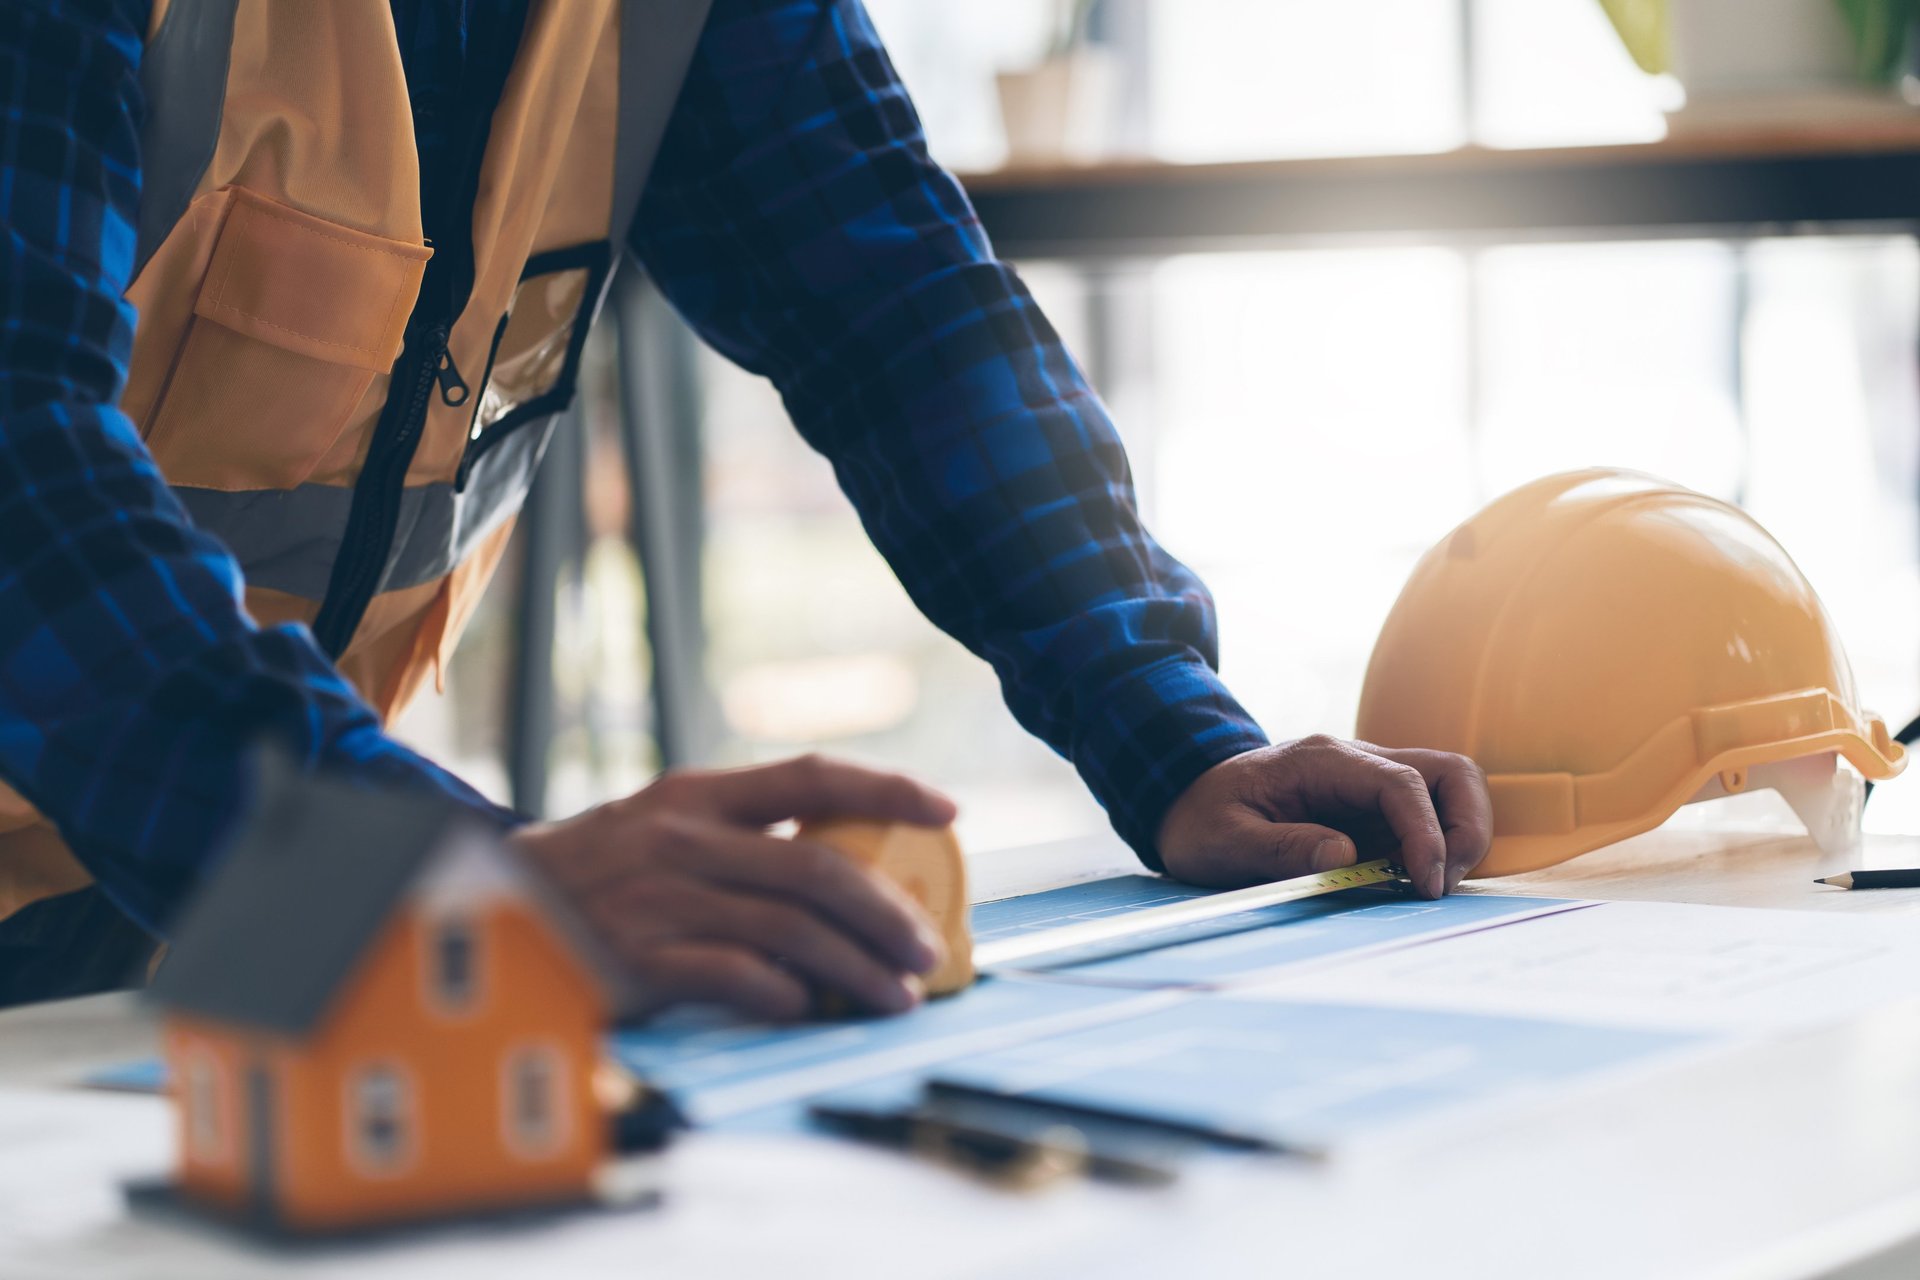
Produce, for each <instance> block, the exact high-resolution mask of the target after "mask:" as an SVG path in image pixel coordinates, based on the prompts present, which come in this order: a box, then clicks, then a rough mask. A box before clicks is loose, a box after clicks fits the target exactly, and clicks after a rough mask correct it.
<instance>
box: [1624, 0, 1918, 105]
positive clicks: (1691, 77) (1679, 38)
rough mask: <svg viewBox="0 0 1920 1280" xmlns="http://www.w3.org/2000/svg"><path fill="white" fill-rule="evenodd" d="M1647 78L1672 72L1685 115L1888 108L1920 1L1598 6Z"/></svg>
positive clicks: (1640, 1)
mask: <svg viewBox="0 0 1920 1280" xmlns="http://www.w3.org/2000/svg"><path fill="white" fill-rule="evenodd" d="M1600 5H1601V7H1602V8H1603V9H1605V10H1606V13H1607V16H1608V18H1610V19H1611V20H1612V22H1613V26H1614V29H1615V30H1616V31H1618V32H1619V34H1620V37H1621V39H1622V40H1623V41H1624V42H1625V43H1626V46H1627V50H1628V52H1630V53H1631V54H1632V55H1633V59H1634V61H1635V63H1637V64H1638V65H1639V66H1640V68H1641V69H1642V70H1643V71H1648V72H1653V73H1660V72H1671V73H1672V74H1673V76H1674V77H1675V78H1676V79H1678V80H1679V81H1680V83H1681V85H1682V86H1683V87H1684V88H1685V89H1686V92H1687V109H1688V111H1689V112H1697V111H1699V110H1700V109H1701V108H1702V107H1708V108H1727V109H1728V110H1729V111H1730V112H1736V113H1739V114H1751V113H1752V112H1754V111H1756V110H1764V104H1765V103H1766V102H1767V101H1770V100H1771V101H1784V100H1788V99H1791V100H1793V101H1794V102H1795V103H1796V104H1799V105H1800V106H1802V107H1805V106H1807V105H1808V104H1810V103H1812V102H1816V101H1819V102H1824V103H1827V104H1832V105H1839V104H1845V103H1849V102H1851V103H1854V104H1862V103H1869V104H1884V103H1886V102H1887V101H1889V100H1890V99H1892V97H1893V95H1892V93H1891V89H1892V87H1893V86H1894V85H1895V84H1896V83H1897V82H1898V80H1899V79H1900V76H1901V73H1902V72H1903V71H1905V69H1906V65H1907V40H1908V32H1909V30H1910V28H1911V26H1912V24H1913V20H1914V18H1915V15H1916V14H1920V0H1600Z"/></svg>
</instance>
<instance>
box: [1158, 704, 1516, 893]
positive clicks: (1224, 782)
mask: <svg viewBox="0 0 1920 1280" xmlns="http://www.w3.org/2000/svg"><path fill="white" fill-rule="evenodd" d="M1492 839H1493V806H1492V804H1491V803H1490V802H1489V801H1488V799H1487V782H1486V778H1485V776H1484V775H1483V774H1481V772H1480V768H1479V766H1478V765H1476V764H1474V763H1473V761H1471V760H1469V759H1467V758H1466V757H1465V756H1459V755H1453V754H1452V753H1450V752H1446V751H1420V750H1412V749H1401V748H1388V747H1376V746H1373V745H1371V744H1369V743H1365V742H1346V741H1342V740H1340V739H1338V738H1329V737H1326V736H1324V735H1316V736H1314V737H1311V738H1301V739H1299V740H1298V741H1294V742H1283V743H1280V744H1278V745H1276V746H1271V747H1264V748H1262V749H1260V750H1258V751H1249V752H1246V753H1245V754H1244V755H1238V756H1235V757H1233V758H1232V759H1231V760H1226V761H1223V762H1222V763H1220V764H1217V765H1215V766H1214V767H1213V768H1211V769H1209V770H1207V772H1205V773H1203V774H1201V775H1200V777H1199V778H1197V779H1196V780H1195V781H1194V783H1193V785H1192V786H1190V787H1188V788H1187V789H1186V791H1185V792H1184V793H1183V794H1182V795H1181V797H1180V798H1179V799H1178V800H1176V801H1174V803H1173V807H1172V808H1171V809H1169V810H1167V816H1166V817H1165V819H1163V820H1162V821H1161V824H1160V859H1161V863H1162V865H1164V866H1165V867H1166V869H1167V874H1168V875H1170V876H1173V877H1174V878H1176V879H1179V880H1185V881H1187V882H1188V883H1190V884H1201V885H1211V886H1217V887H1221V888H1231V887H1236V886H1239V885H1248V884H1261V883H1264V882H1266V881H1269V880H1285V879H1288V878H1290V877H1292V876H1304V875H1310V874H1312V873H1313V872H1316V871H1332V870H1335V869H1336V868H1339V867H1347V866H1352V865H1353V864H1354V863H1356V862H1358V861H1360V860H1362V859H1363V858H1392V859H1393V860H1394V861H1395V862H1397V863H1399V864H1400V865H1401V866H1403V867H1405V868H1406V870H1407V875H1408V878H1410V879H1411V880H1412V881H1413V884H1414V887H1415V889H1417V890H1418V891H1419V892H1420V893H1421V894H1422V895H1424V896H1426V897H1429V898H1438V897H1440V896H1441V895H1443V894H1445V893H1448V892H1450V891H1451V890H1452V889H1453V888H1454V886H1455V885H1458V884H1459V883H1460V881H1461V880H1462V879H1463V878H1464V877H1465V876H1466V875H1467V873H1468V872H1470V871H1472V870H1473V868H1474V867H1475V866H1476V865H1478V864H1479V862H1480V859H1481V858H1483V857H1485V856H1486V852H1487V846H1488V844H1489V843H1490V842H1491V840H1492Z"/></svg>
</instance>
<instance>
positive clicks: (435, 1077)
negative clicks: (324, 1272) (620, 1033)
mask: <svg viewBox="0 0 1920 1280" xmlns="http://www.w3.org/2000/svg"><path fill="white" fill-rule="evenodd" d="M463 918H464V919H465V920H466V922H467V926H468V929H469V933H470V936H471V937H472V938H473V939H474V947H473V951H472V956H473V962H472V969H473V976H474V983H473V997H472V999H471V1000H470V1002H468V1003H467V1005H466V1006H465V1007H464V1008H462V1009H447V1008H443V1007H441V1002H440V1001H439V1000H438V999H436V998H435V995H434V993H433V979H432V975H433V940H434V937H435V935H436V930H437V927H438V926H437V924H436V922H435V920H434V919H433V918H430V917H428V916H426V915H424V914H423V913H422V911H421V910H420V909H419V907H418V906H417V905H415V904H414V903H413V902H411V901H410V902H409V903H408V904H407V905H405V906H403V907H402V908H401V909H399V910H397V911H396V913H395V916H394V918H393V919H392V920H390V921H389V922H388V924H387V925H386V926H385V927H384V929H383V930H382V931H381V933H380V934H379V935H378V936H377V937H376V939H375V941H374V942H373V943H372V944H371V945H370V946H369V947H368V948H367V951H366V954H365V956H364V957H363V959H362V961H361V963H360V967H359V968H358V970H357V971H356V972H355V973H354V974H353V975H352V977H350V978H349V979H348V981H347V983H346V985H345V986H344V987H343V988H342V990H341V992H340V994H339V997H338V1001H337V1004H336V1005H335V1007H334V1008H333V1009H332V1010H330V1011H329V1012H328V1014H327V1015H326V1016H325V1018H324V1019H323V1021H322V1022H321V1023H320V1024H319V1026H318V1027H317V1028H316V1030H315V1032H314V1033H313V1034H312V1035H311V1036H309V1037H308V1038H306V1039H305V1040H302V1041H299V1042H297V1043H295V1042H290V1041H287V1040H284V1039H280V1038H276V1037H272V1036H263V1035H260V1034H258V1033H253V1032H243V1031H231V1030H228V1029H226V1028H223V1027H219V1026H214V1025H209V1024H207V1023H205V1022H203V1021H196V1020H193V1019H189V1018H186V1017H181V1016H174V1017H172V1018H170V1019H169V1023H168V1029H167V1038H166V1048H167V1054H168V1058H169V1062H170V1064H171V1067H172V1070H173V1079H174V1082H175V1083H174V1088H175V1090H176V1092H177V1094H178V1095H179V1098H180V1102H181V1106H180V1107H179V1114H180V1138H181V1152H182V1160H181V1166H180V1168H181V1184H182V1188H183V1190H185V1191H186V1192H188V1193H189V1194H191V1195H195V1196H198V1197H201V1198H204V1199H208V1200H211V1201H213V1202H215V1203H218V1204H223V1205H228V1206H232V1207H235V1208H241V1207H244V1206H245V1205H246V1204H247V1203H249V1199H250V1197H251V1195H252V1191H251V1172H250V1164H251V1161H252V1159H254V1158H256V1157H255V1156H254V1154H253V1153H254V1152H255V1151H256V1150H257V1149H258V1146H257V1138H256V1135H255V1134H253V1133H252V1132H251V1112H252V1110H253V1107H252V1105H251V1104H250V1102H249V1097H248V1085H247V1076H248V1072H249V1071H250V1070H251V1069H252V1067H253V1066H254V1065H255V1064H260V1065H263V1066H265V1067H266V1068H267V1070H268V1072H269V1073H270V1080H271V1084H270V1087H269V1094H270V1098H271V1111H272V1114H273V1116H274V1121H275V1132H274V1133H273V1135H272V1142H271V1144H270V1150H271V1153H272V1156H271V1164H270V1186H271V1192H270V1200H271V1204H272V1207H273V1211H274V1213H275V1215H276V1216H277V1217H278V1218H279V1219H280V1220H281V1221H282V1222H284V1223H285V1224H287V1225H289V1226H291V1227H295V1228H300V1229H326V1228H329V1227H335V1226H341V1225H354V1224H360V1223H373V1222H377V1221H381V1220H388V1219H394V1220H397V1219H407V1218H418V1217H430V1216H432V1215H434V1214H436V1213H444V1212H449V1211H458V1212H464V1211H468V1210H479V1209H484V1208H486V1207H487V1206H488V1205H521V1204H528V1203H535V1202H539V1201H543V1200H552V1201H563V1200H570V1199H580V1198H582V1197H584V1196H585V1195H587V1194H588V1192H589V1189H590V1182H591V1179H592V1176H593V1174H594V1171H595V1170H596V1169H597V1168H598V1166H599V1164H600V1162H601V1161H602V1160H603V1159H604V1158H605V1155H606V1152H607V1139H606V1134H605V1129H604V1125H605V1121H604V1116H603V1112H602V1111H601V1109H600V1107H599V1106H598V1105H597V1103H596V1100H595V1098H594V1094H593V1076H594V1069H595V1064H596V1063H597V1061H598V1053H599V1035H600V1030H601V1028H602V1027H603V1026H604V1025H605V1014H606V1010H605V1008H604V1001H603V998H602V996H601V994H600V988H599V986H598V985H597V983H596V981H595V979H594V977H593V976H592V975H591V974H590V973H589V972H588V971H587V970H586V969H585V968H584V967H583V966H582V965H581V963H580V962H579V961H578V960H577V959H576V958H575V954H574V952H573V951H572V949H571V948H570V947H569V945H568V944H567V942H566V941H565V940H564V939H562V938H560V937H558V936H556V934H555V933H554V931H553V929H552V927H551V926H550V925H549V924H548V923H547V922H546V921H545V920H544V918H543V917H542V916H541V915H540V914H539V913H538V911H537V910H536V909H535V908H534V907H532V906H530V905H529V904H528V902H527V901H526V900H525V899H522V898H518V897H508V896H499V897H495V898H492V899H490V900H489V901H487V902H486V903H485V904H484V905H481V906H477V907H475V908H473V909H471V910H470V911H469V912H468V913H466V914H465V916H464V917H463ZM529 1049H537V1050H538V1051H540V1052H543V1053H546V1054H548V1055H551V1056H550V1057H549V1058H548V1059H546V1060H547V1061H549V1062H551V1063H552V1064H553V1065H554V1068H555V1070H554V1073H553V1078H554V1083H555V1089H554V1091H553V1099H554V1110H553V1117H554V1124H553V1125H552V1127H551V1130H550V1131H551V1132H552V1134H553V1135H554V1139H553V1142H552V1144H551V1146H550V1147H546V1148H544V1149H539V1150H527V1149H525V1148H524V1147H519V1146H516V1143H515V1141H514V1139H513V1137H512V1133H513V1125H512V1123H511V1116H510V1114H509V1109H510V1107H511V1106H512V1104H513V1097H512V1091H511V1088H510V1082H509V1080H508V1076H507V1066H506V1063H507V1062H508V1060H509V1058H510V1056H511V1055H513V1054H515V1053H517V1052H521V1051H525V1050H529ZM376 1065H378V1066H385V1067H389V1068H391V1069H392V1071H393V1072H394V1073H395V1074H396V1075H397V1077H398V1078H399V1080H400V1081H401V1082H402V1090H401V1092H402V1094H403V1096H404V1099H405V1101H404V1102H403V1104H402V1105H403V1115H404V1117H405V1121H404V1124H403V1130H404V1132H405V1133H406V1135H407V1137H406V1140H405V1144H404V1146H405V1155H404V1156H403V1157H402V1158H401V1159H400V1160H399V1161H398V1162H397V1163H396V1164H395V1165H394V1167H391V1168H379V1169H374V1168H368V1167H366V1166H365V1164H364V1163H363V1162H360V1161H357V1160H356V1158H355V1152H356V1150H357V1148H356V1147H355V1142H356V1140H357V1139H356V1134H355V1129H354V1126H355V1123H356V1116H355V1114H354V1110H355V1108H354V1102H353V1096H352V1095H353V1091H354V1089H355V1087H356V1086H355V1081H356V1079H357V1078H358V1075H359V1073H360V1072H361V1071H362V1070H363V1069H364V1068H366V1067H369V1066H376ZM196 1072H200V1073H202V1079H203V1083H202V1084H200V1085H198V1086H196V1085H195V1083H194V1081H195V1073H196ZM209 1072H210V1073H211V1077H210V1078H211V1082H212V1084H211V1087H208V1085H207V1084H206V1083H204V1081H205V1079H206V1078H207V1076H206V1073H209ZM196 1091H197V1094H198V1096H196ZM209 1096H211V1097H212V1098H213V1099H214V1101H213V1104H212V1105H214V1106H215V1107H216V1108H217V1112H216V1114H215V1116H214V1117H213V1119H212V1121H211V1123H209V1122H208V1121H207V1119H206V1117H205V1116H204V1115H203V1114H201V1112H200V1111H198V1110H196V1108H197V1107H200V1106H202V1105H203V1104H205V1103H206V1102H207V1101H208V1098H209ZM196 1126H199V1127H198V1128H196ZM216 1134H217V1135H218V1140H216V1141H209V1139H211V1138H213V1137H214V1136H215V1135H216Z"/></svg>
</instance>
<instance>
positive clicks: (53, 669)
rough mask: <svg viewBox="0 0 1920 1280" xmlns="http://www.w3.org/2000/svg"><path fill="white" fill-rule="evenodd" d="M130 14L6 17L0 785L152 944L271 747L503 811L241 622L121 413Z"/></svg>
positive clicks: (308, 639)
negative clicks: (28, 807) (48, 824)
mask: <svg viewBox="0 0 1920 1280" xmlns="http://www.w3.org/2000/svg"><path fill="white" fill-rule="evenodd" d="M147 9H148V6H147V3H146V2H145V0H5V2H4V3H0V779H4V780H5V782H6V783H7V784H8V785H10V786H12V787H13V788H15V789H16V790H17V791H19V792H20V793H21V794H23V795H24V796H25V797H26V798H27V799H28V800H29V801H31V802H32V803H33V805H34V806H35V807H37V808H38V809H39V810H40V812H41V813H43V814H44V815H46V816H47V817H48V818H50V819H51V820H52V821H53V822H54V823H55V824H56V826H57V827H58V828H59V830H60V833H61V835H62V837H63V838H64V839H65V840H66V841H67V842H68V844H69V845H70V846H71V847H72V848H73V850H74V852H75V853H76V854H77V855H78V856H79V857H80V859H81V861H82V862H83V863H85V864H86V866H87V868H88V869H89V870H90V871H91V872H92V873H93V874H94V876H95V877H97V879H98V880H99V882H100V884H101V885H102V887H103V888H104V889H105V890H106V892H107V893H108V895H109V896H110V897H111V898H112V899H113V901H114V902H115V903H116V904H117V905H118V906H119V907H120V908H121V909H122V910H123V911H125V912H127V913H128V914H129V915H131V916H132V917H134V918H135V919H136V920H138V921H139V922H140V923H142V924H144V925H146V926H147V927H149V928H153V929H156V930H157V929H160V928H161V927H162V926H163V925H164V922H165V920H166V918H167V917H168V915H169V914H170V913H171V911H172V909H173V907H174V905H175V904H176V903H177V902H178V901H179V900H180V898H181V896H182V895H183V894H184V893H185V892H186V891H187V890H188V889H190V888H191V887H192V885H193V884H194V883H195V882H196V879H197V877H198V875H199V872H200V870H201V868H202V867H203V866H204V864H205V862H206V860H207V858H208V857H209V856H210V855H211V852H212V851H213V850H215V849H216V848H217V846H218V842H219V838H220V836H221V834H222V833H223V831H224V830H225V828H226V826H227V824H228V823H229V822H230V820H231V819H232V817H233V816H234V812H235V810H236V808H237V807H238V805H239V803H240V798H241V797H242V795H243V794H244V786H243V783H244V779H245V776H246V774H245V771H244V767H243V762H244V758H245V756H246V755H247V753H248V752H249V751H250V750H251V748H252V746H253V744H254V743H256V742H257V741H259V740H262V739H268V740H277V741H278V742H279V743H280V744H281V745H282V747H283V748H284V749H286V750H287V751H289V752H291V753H292V755H293V756H294V757H295V758H296V759H297V760H299V761H301V762H303V763H304V764H305V766H307V767H309V768H327V769H329V770H331V771H337V772H340V773H342V774H344V775H345V776H348V777H352V778H357V779H363V780H367V781H369V782H373V781H382V782H388V783H397V784H401V785H412V786H422V787H432V788H437V789H440V790H444V791H447V792H451V793H453V794H455V795H457V796H458V797H459V798H461V799H462V800H463V801H465V802H466V803H468V804H470V805H472V806H473V807H474V808H475V809H476V810H480V811H482V812H484V813H486V814H487V815H489V816H492V817H495V818H498V819H500V820H505V815H503V814H502V813H501V812H500V811H499V810H497V809H495V808H494V807H493V806H491V805H489V804H488V803H487V802H486V801H485V800H483V799H482V798H481V797H480V796H479V795H478V794H476V793H474V792H472V791H471V790H470V789H468V788H467V787H466V786H465V785H464V784H462V783H460V782H459V781H457V780H456V779H454V778H453V777H452V776H451V775H449V774H447V773H445V772H443V771H441V770H440V769H438V768H437V767H436V766H434V765H432V764H431V763H429V762H428V761H426V760H424V759H422V758H420V757H419V756H417V755H414V754H413V753H412V752H410V751H408V750H406V749H405V748H403V747H401V746H399V745H398V744H396V743H394V742H393V741H392V740H390V739H388V738H386V737H385V736H383V734H382V733H381V731H380V727H379V724H378V722H377V721H376V719H375V717H374V715H373V713H372V711H371V710H369V709H368V708H367V707H366V706H365V704H363V703H362V702H361V701H360V699H359V698H358V697H356V696H355V694H354V692H353V690H352V688H351V687H350V686H349V685H348V684H347V683H346V681H345V680H344V679H343V678H342V677H341V676H340V675H339V674H338V673H337V672H336V671H335V670H334V668H333V666H332V665H331V664H330V663H329V662H328V661H327V659H326V657H325V655H324V654H322V653H321V651H320V650H319V648H318V647H317V646H316V645H315V644H314V642H313V638H312V636H311V635H310V634H309V633H308V632H307V630H306V629H305V628H304V627H271V628H261V627H258V626H256V625H255V624H254V623H253V622H252V621H251V620H250V619H249V618H248V617H247V615H246V613H245V612H244V611H243V609H242V607H241V597H240V591H241V577H240V569H239V566H238V565H237V564H235V563H234V561H233V558H232V557H231V556H230V555H229V554H228V552H227V550H226V549H225V548H224V547H223V546H222V545H220V544H219V543H218V542H217V541H215V540H214V539H213V538H211V537H209V536H207V535H205V534H202V533H199V532H197V531H196V530H195V529H194V528H193V527H192V525H191V524H189V522H188V519H187V516H186V513H185V511H184V510H183V509H182V508H181V507H180V505H179V504H178V503H177V502H176V501H175V500H174V499H173V497H172V495H171V493H170V492H169V490H168V488H167V486H166V483H165V481H164V480H163V479H162V478H161V476H160V473H159V471H158V469H157V468H156V467H155V465H154V462H153V459H152V457H151V456H150V455H149V454H148V453H147V451H146V449H145V447H144V446H143V445H142V444H141V442H140V438H139V435H138V433H137V432H136V430H135V429H134V426H133V424H132V423H131V422H130V421H128V419H127V418H126V416H125V415H124V414H122V413H121V412H120V411H119V409H118V408H117V407H116V402H117V400H118V398H119V395H120V390H121V386H122V382H123V380H124V378H125V374H126V367H127V361H128V358H129V353H130V350H131V346H132V339H133V325H134V313H133V308H132V307H131V306H130V305H129V304H128V303H127V302H126V301H125V299H124V298H123V296H122V293H123V290H124V289H125V287H126V285H127V283H128V278H129V276H130V275H131V272H132V268H133V248H134V225H135V218H136V216H137V209H138V197H139V119H140V111H141V103H140V85H139V80H138V65H139V61H140V56H141V50H142V45H143V34H144V32H145V29H146V22H147Z"/></svg>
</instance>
